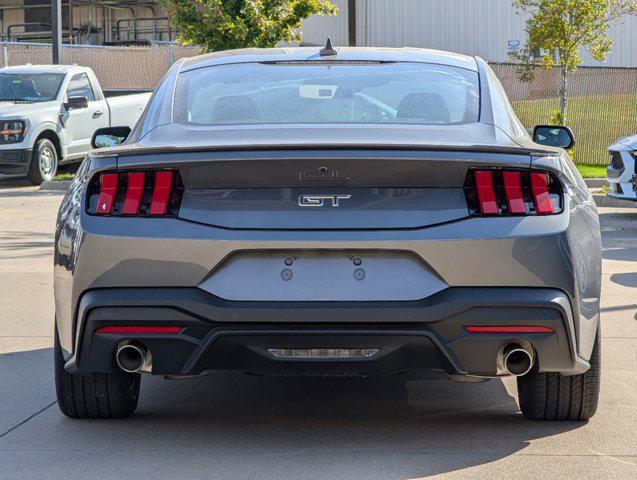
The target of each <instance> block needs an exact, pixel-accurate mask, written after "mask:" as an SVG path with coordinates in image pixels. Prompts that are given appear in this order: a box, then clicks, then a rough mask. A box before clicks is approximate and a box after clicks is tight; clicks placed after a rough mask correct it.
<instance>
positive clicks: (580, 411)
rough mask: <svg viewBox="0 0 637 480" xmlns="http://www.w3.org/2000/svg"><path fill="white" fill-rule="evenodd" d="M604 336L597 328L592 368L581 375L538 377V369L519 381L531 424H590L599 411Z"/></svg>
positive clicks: (523, 405)
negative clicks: (589, 421) (579, 422)
mask: <svg viewBox="0 0 637 480" xmlns="http://www.w3.org/2000/svg"><path fill="white" fill-rule="evenodd" d="M600 337H601V334H600V330H599V327H597V335H596V337H595V345H594V347H593V353H592V354H591V358H590V365H591V368H590V369H589V370H588V371H587V372H586V373H582V374H581V375H572V376H565V375H561V374H560V373H539V372H538V371H537V365H535V366H534V367H533V370H531V372H529V373H528V374H527V375H525V376H523V377H518V398H519V400H520V409H521V410H522V413H523V414H524V415H525V416H526V417H527V418H530V419H532V420H588V419H589V418H591V417H592V416H593V415H595V412H596V411H597V403H598V400H599V384H600V363H601V360H600V349H601V345H600V344H601V339H600Z"/></svg>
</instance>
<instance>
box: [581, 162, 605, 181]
mask: <svg viewBox="0 0 637 480" xmlns="http://www.w3.org/2000/svg"><path fill="white" fill-rule="evenodd" d="M575 166H576V167H577V169H578V170H579V173H580V174H581V175H582V177H584V178H606V165H582V164H579V163H578V164H576V165H575Z"/></svg>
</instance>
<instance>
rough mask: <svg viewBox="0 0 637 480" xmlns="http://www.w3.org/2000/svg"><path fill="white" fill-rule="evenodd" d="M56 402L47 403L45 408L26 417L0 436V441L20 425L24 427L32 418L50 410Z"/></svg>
mask: <svg viewBox="0 0 637 480" xmlns="http://www.w3.org/2000/svg"><path fill="white" fill-rule="evenodd" d="M56 403H58V402H57V400H56V401H55V402H51V403H49V404H48V405H47V406H46V407H44V408H41V409H40V410H38V411H37V412H35V413H34V414H33V415H30V416H28V417H27V418H25V419H24V420H22V421H21V422H20V423H18V424H17V425H14V426H13V427H11V428H10V429H9V430H7V431H6V432H4V433H2V434H0V439H2V438H4V437H6V436H7V435H9V434H10V433H11V432H13V431H14V430H16V429H18V428H20V427H21V426H22V425H24V424H25V423H27V422H28V421H29V420H31V419H32V418H34V417H36V416H38V415H40V414H41V413H42V412H44V411H45V410H47V409H48V408H51V407H52V406H53V405H55V404H56Z"/></svg>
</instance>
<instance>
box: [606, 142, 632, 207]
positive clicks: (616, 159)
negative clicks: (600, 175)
mask: <svg viewBox="0 0 637 480" xmlns="http://www.w3.org/2000/svg"><path fill="white" fill-rule="evenodd" d="M608 153H609V154H610V165H609V166H608V168H607V169H606V179H607V181H608V185H609V187H610V189H609V191H608V193H607V195H608V196H609V197H613V198H619V199H622V200H631V201H633V202H635V201H637V170H635V158H636V157H637V135H632V136H630V137H625V138H622V139H620V140H618V141H617V143H615V144H614V145H611V146H610V147H608Z"/></svg>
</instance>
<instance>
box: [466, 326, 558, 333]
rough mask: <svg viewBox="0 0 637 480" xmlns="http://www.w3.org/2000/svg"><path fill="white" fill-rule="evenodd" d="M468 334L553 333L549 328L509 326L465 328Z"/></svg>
mask: <svg viewBox="0 0 637 480" xmlns="http://www.w3.org/2000/svg"><path fill="white" fill-rule="evenodd" d="M465 328H466V329H467V332H469V333H553V332H555V330H553V329H552V328H549V327H538V326H519V325H513V326H511V325H509V326H505V327H465Z"/></svg>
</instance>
